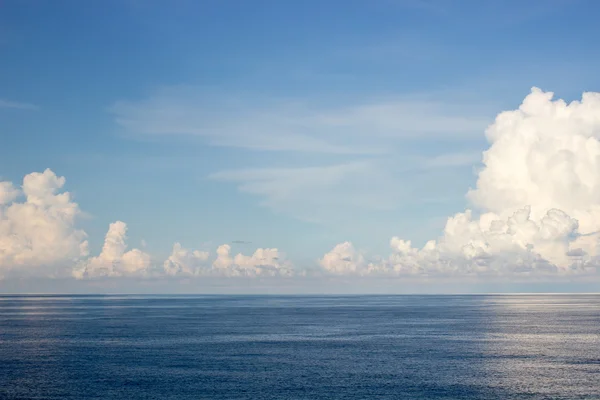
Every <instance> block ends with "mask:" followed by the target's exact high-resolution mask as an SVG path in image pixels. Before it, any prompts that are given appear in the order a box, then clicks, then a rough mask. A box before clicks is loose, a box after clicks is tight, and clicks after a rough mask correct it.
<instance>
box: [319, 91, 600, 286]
mask: <svg viewBox="0 0 600 400" xmlns="http://www.w3.org/2000/svg"><path fill="white" fill-rule="evenodd" d="M552 97H553V94H552V93H544V92H542V91H541V90H539V89H536V88H534V89H532V92H531V94H530V95H528V96H527V97H526V98H525V100H524V101H523V104H522V105H521V106H520V107H519V109H518V110H514V111H507V112H503V113H501V114H499V115H498V117H497V118H496V121H495V122H494V123H493V124H492V125H491V126H490V127H489V128H488V130H487V138H488V140H489V141H490V143H491V145H490V148H489V149H488V150H487V151H486V152H484V156H483V164H484V166H483V168H482V169H481V171H480V172H479V175H478V180H477V187H476V188H475V189H473V190H470V191H469V192H468V195H467V197H468V199H469V200H471V202H472V203H473V205H474V206H476V207H477V208H478V209H480V210H481V211H482V213H481V215H480V216H479V217H475V216H474V215H473V213H472V211H470V210H467V211H465V212H464V213H458V214H456V215H455V216H454V217H451V218H449V219H448V221H447V223H446V228H445V230H444V233H443V235H442V236H441V237H440V238H439V239H438V240H437V241H430V242H428V243H427V244H426V245H425V246H424V247H423V248H422V249H416V248H414V247H412V245H411V243H410V241H403V240H401V239H399V238H393V239H392V241H391V246H392V248H393V250H394V251H393V254H392V255H391V256H390V257H389V259H387V260H385V261H382V262H379V263H378V264H372V265H371V266H370V271H372V272H386V273H411V274H414V273H419V274H425V275H427V274H434V273H435V274H448V273H449V274H457V273H458V274H464V273H496V274H503V273H532V272H548V271H558V272H560V273H567V272H573V271H585V270H595V269H596V268H597V259H598V255H599V254H598V245H599V244H600V243H599V241H598V235H597V233H598V232H599V231H600V94H599V93H584V95H583V97H582V100H581V101H574V102H572V103H570V104H567V103H565V102H564V101H562V100H556V101H553V100H552ZM344 245H346V247H347V244H344ZM330 257H333V256H331V253H330ZM354 257H355V258H357V257H358V258H360V257H362V255H361V256H357V255H355V256H354ZM338 264H339V262H338ZM362 264H364V262H363V263H362ZM326 269H327V268H326ZM349 270H351V271H354V270H356V268H354V269H353V268H349Z"/></svg>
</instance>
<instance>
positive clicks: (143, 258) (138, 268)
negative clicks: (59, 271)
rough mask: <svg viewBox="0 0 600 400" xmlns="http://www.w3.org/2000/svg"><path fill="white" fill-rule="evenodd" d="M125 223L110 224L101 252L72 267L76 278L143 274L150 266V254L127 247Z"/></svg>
mask: <svg viewBox="0 0 600 400" xmlns="http://www.w3.org/2000/svg"><path fill="white" fill-rule="evenodd" d="M126 239H127V224H125V223H124V222H121V221H117V222H114V223H112V224H110V226H109V228H108V232H107V233H106V237H105V239H104V246H103V247H102V252H101V253H100V255H99V256H97V257H92V258H90V259H88V260H85V261H83V262H81V263H80V264H79V265H77V266H76V267H75V268H74V269H73V276H74V277H75V278H77V279H83V278H95V277H102V276H108V277H119V276H129V275H143V274H144V273H146V272H147V270H148V268H149V267H150V261H151V260H150V256H149V255H148V254H147V253H144V252H143V251H141V250H139V249H132V250H129V251H127V252H126V251H125V250H126V249H127V244H126V242H125V241H126Z"/></svg>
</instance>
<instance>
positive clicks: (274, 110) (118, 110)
mask: <svg viewBox="0 0 600 400" xmlns="http://www.w3.org/2000/svg"><path fill="white" fill-rule="evenodd" d="M110 112H111V113H112V114H113V115H114V117H115V121H116V122H117V124H118V125H120V126H121V127H122V128H124V129H125V131H126V132H128V133H129V134H133V135H137V136H139V137H143V136H148V135H152V136H154V137H156V136H175V135H178V136H196V137H203V138H205V140H206V142H207V143H208V144H210V145H214V146H225V147H241V148H247V149H254V150H263V151H298V152H314V153H330V154H383V153H389V152H390V151H391V148H390V146H394V145H398V142H400V141H405V140H420V139H427V138H442V139H444V140H452V141H455V140H465V139H468V138H472V137H475V136H476V135H477V134H480V133H481V131H482V130H483V129H484V128H485V127H486V126H487V124H488V123H489V122H490V116H491V115H492V114H491V113H489V112H487V111H486V110H485V109H484V108H482V107H481V106H480V105H475V104H459V103H456V101H444V100H435V99H426V98H423V96H419V97H417V96H414V97H413V98H411V97H410V96H405V97H403V98H379V99H371V100H368V99H367V100H361V101H358V100H356V101H349V100H344V101H340V102H336V103H335V104H331V103H329V104H324V103H323V101H319V100H315V99H277V98H265V97H261V96H222V95H214V94H212V93H210V92H208V91H207V90H204V89H203V88H200V87H193V86H177V87H166V88H162V89H160V90H158V91H157V92H155V93H153V94H152V95H151V96H149V97H147V98H144V99H140V100H121V101H118V102H116V103H114V104H113V105H112V106H111V107H110Z"/></svg>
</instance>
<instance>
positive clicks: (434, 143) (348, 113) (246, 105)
mask: <svg viewBox="0 0 600 400" xmlns="http://www.w3.org/2000/svg"><path fill="white" fill-rule="evenodd" d="M599 12H600V4H598V3H597V2H594V1H591V0H590V1H585V0H571V1H566V0H565V1H559V0H548V1H529V2H517V1H512V0H507V1H486V2H482V1H470V0H464V1H443V0H437V1H436V0H430V1H426V0H373V1H352V0H345V1H302V2H285V1H274V0H273V1H259V0H256V1H252V2H249V1H248V2H244V1H202V2H198V1H184V0H180V1H172V2H166V1H136V0H127V1H110V0H105V1H88V2H81V1H32V0H29V1H25V0H23V1H2V2H0V52H1V54H2V56H1V57H0V99H2V101H1V102H0V132H1V134H2V144H3V145H2V146H0V177H1V178H2V180H10V181H13V182H15V183H18V182H20V181H21V180H22V178H23V176H25V175H26V174H29V173H30V172H33V171H40V172H41V171H43V170H45V169H46V168H51V169H52V171H54V172H55V173H56V174H57V175H60V176H65V177H66V179H67V183H66V185H65V188H66V190H68V191H69V192H71V193H72V194H73V196H74V199H75V201H76V202H77V203H78V204H79V206H80V207H81V209H82V210H83V211H85V213H86V215H85V216H84V218H81V220H80V221H79V224H80V226H81V227H82V228H83V229H84V230H85V231H86V232H87V234H88V240H89V246H90V250H91V251H90V252H91V253H93V254H96V253H98V252H99V251H100V249H101V247H102V244H103V238H104V235H105V233H106V229H107V226H108V225H109V223H111V222H113V221H116V220H122V221H125V222H126V223H127V225H128V229H129V230H128V236H129V239H128V243H129V244H130V246H135V247H140V246H141V244H140V243H142V240H143V241H144V242H145V243H146V246H145V249H147V250H148V249H150V250H148V251H149V252H151V253H152V254H153V256H155V257H156V258H157V259H158V258H160V257H162V258H165V257H167V256H168V255H169V254H170V251H171V248H172V246H173V243H174V242H180V243H181V244H182V245H184V246H185V247H189V248H194V249H196V248H198V249H205V248H206V249H212V250H214V248H215V247H216V246H217V245H220V244H223V243H231V242H232V241H248V242H252V243H251V244H235V243H234V244H232V246H233V247H234V248H235V249H236V250H237V249H239V251H244V252H252V251H254V249H255V248H257V247H264V248H278V249H281V250H283V251H285V253H286V254H287V256H288V257H289V258H290V259H291V260H293V262H294V263H295V264H298V265H301V264H308V263H314V262H315V260H316V259H318V258H320V257H322V255H323V254H324V253H326V252H327V251H329V250H330V249H331V248H332V247H333V246H335V245H336V244H337V243H340V242H344V241H351V242H352V243H354V244H355V245H356V246H357V247H359V248H361V249H363V250H365V251H368V252H374V253H379V254H382V253H385V252H386V251H387V249H388V247H389V240H390V237H392V236H400V237H403V238H405V239H411V240H412V241H413V244H416V245H418V246H419V247H420V246H422V245H424V244H425V242H426V240H428V239H431V238H436V237H438V236H439V235H440V234H441V232H442V229H443V227H444V225H445V222H446V218H447V217H448V216H449V215H452V214H454V213H456V212H460V211H463V210H464V209H465V207H466V206H468V205H469V202H468V200H466V199H465V193H466V192H467V190H468V189H469V188H471V187H474V186H475V183H476V172H477V170H478V168H480V162H481V157H482V151H483V150H485V149H486V148H487V147H488V146H489V145H488V143H487V141H486V138H485V136H484V130H485V128H486V126H488V125H489V124H491V123H492V122H493V120H494V118H495V116H496V115H497V114H498V113H499V112H501V111H503V110H509V109H515V108H517V107H518V106H519V104H520V102H521V101H522V100H523V98H524V97H525V96H526V95H527V94H528V93H529V91H530V89H531V87H533V86H537V87H540V88H542V89H543V90H548V91H553V92H555V93H556V94H557V96H559V97H562V98H565V99H567V100H572V99H575V98H579V97H580V96H581V93H582V92H584V91H594V90H598V84H599V82H598V78H597V71H598V67H600V59H599V56H598V54H597V52H596V51H595V49H596V38H597V37H600V27H599V26H598V24H597V15H598V13H599Z"/></svg>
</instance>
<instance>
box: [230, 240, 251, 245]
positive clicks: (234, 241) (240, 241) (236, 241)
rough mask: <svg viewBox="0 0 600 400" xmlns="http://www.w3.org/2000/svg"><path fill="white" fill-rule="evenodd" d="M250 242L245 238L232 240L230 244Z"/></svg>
mask: <svg viewBox="0 0 600 400" xmlns="http://www.w3.org/2000/svg"><path fill="white" fill-rule="evenodd" d="M251 243H252V242H249V241H246V240H232V241H231V244H251Z"/></svg>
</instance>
